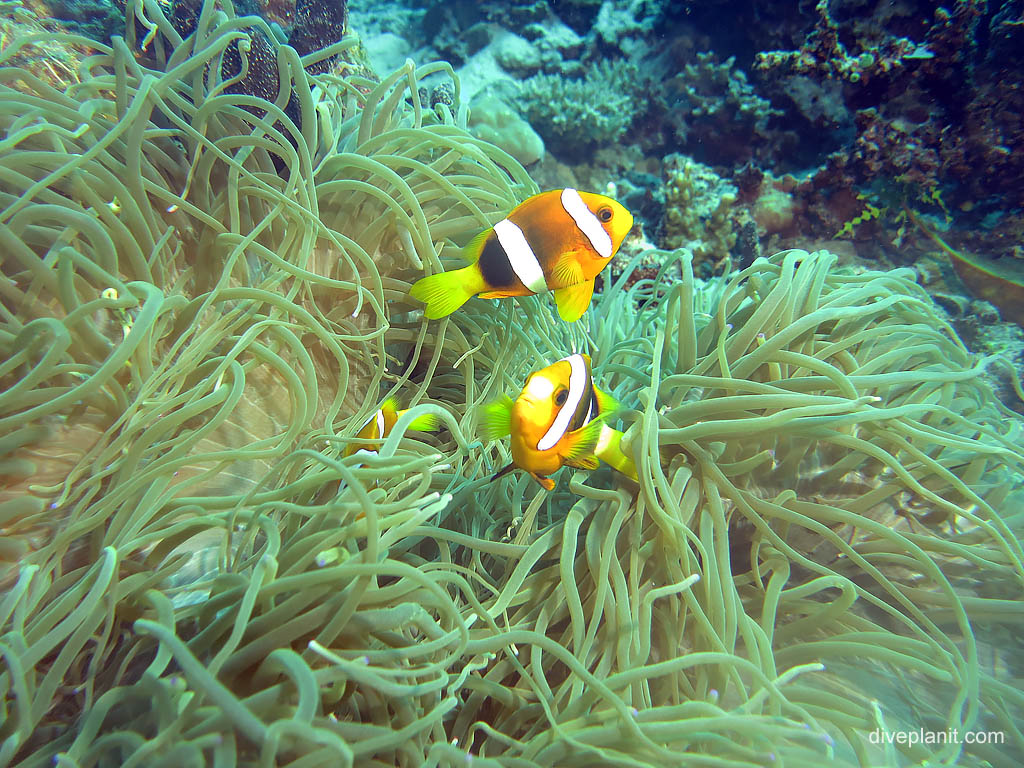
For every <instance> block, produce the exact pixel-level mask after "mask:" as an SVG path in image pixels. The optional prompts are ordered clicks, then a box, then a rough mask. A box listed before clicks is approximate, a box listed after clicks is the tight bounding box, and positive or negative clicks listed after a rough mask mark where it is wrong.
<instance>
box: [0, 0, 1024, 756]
mask: <svg viewBox="0 0 1024 768" xmlns="http://www.w3.org/2000/svg"><path fill="white" fill-rule="evenodd" d="M131 10H132V12H133V13H139V14H141V13H142V11H143V6H142V5H141V4H133V5H132V6H131ZM144 10H145V13H144V14H143V16H144V17H145V18H146V20H147V22H148V23H150V24H156V25H157V26H158V28H159V29H160V30H163V31H162V32H161V33H160V35H158V36H155V37H154V39H153V41H152V44H153V45H154V46H156V48H157V53H158V56H157V60H158V62H159V64H144V63H142V62H140V60H139V59H137V58H136V51H135V50H134V47H133V46H132V45H131V44H130V43H129V44H125V43H124V42H122V41H115V43H114V45H113V46H112V47H111V48H101V49H100V51H99V52H98V53H97V54H96V55H95V56H94V57H92V58H90V59H89V60H87V62H85V63H84V64H83V68H82V74H83V78H82V82H81V83H80V84H75V85H72V86H69V87H66V88H64V89H55V88H52V87H50V86H48V85H46V84H45V83H42V82H41V81H39V80H37V79H35V78H33V77H31V76H29V75H27V74H26V73H25V72H23V71H21V70H18V69H12V68H5V69H3V70H0V75H2V77H0V83H2V85H0V123H2V128H3V136H4V138H3V140H2V142H0V241H2V244H3V251H2V258H3V265H4V276H5V280H4V281H3V282H2V283H0V290H2V291H3V302H2V304H0V311H2V316H0V320H2V326H0V360H2V361H3V362H2V363H0V377H2V381H0V385H2V386H0V424H2V425H3V439H2V441H0V450H2V451H3V452H4V454H3V457H4V459H5V463H4V465H3V466H4V471H5V475H4V487H3V491H2V494H3V495H2V497H0V526H2V534H3V535H2V536H0V542H2V549H0V554H2V555H3V556H4V557H5V558H6V561H5V567H6V570H5V572H4V574H3V592H2V593H0V658H2V660H3V661H2V666H0V697H2V701H3V712H4V719H3V720H2V722H0V763H2V764H12V763H17V764H19V765H26V766H43V765H61V766H82V767H83V768H84V767H85V766H102V765H119V766H121V765H145V766H154V767H160V766H168V768H170V767H171V766H182V765H188V766H199V765H217V766H234V765H245V766H250V765H282V766H294V767H295V768H299V767H300V766H303V767H308V766H355V765H358V766H368V767H372V766H409V767H413V766H415V767H416V768H418V767H419V766H428V767H430V768H433V767H434V766H464V765H466V764H467V763H469V762H472V764H473V765H477V766H483V767H484V768H498V767H499V766H501V767H508V768H520V767H523V766H552V765H559V766H571V765H607V766H622V765H632V766H648V767H649V766H659V767H660V766H665V765H682V764H687V765H689V764H709V765H722V766H737V767H738V766H744V765H757V764H765V763H769V762H777V763H778V764H782V763H786V764H788V765H820V764H821V763H822V762H824V761H828V762H830V763H831V764H837V765H858V764H859V765H863V766H867V765H882V764H884V765H896V764H899V762H900V761H902V762H904V763H908V764H909V763H923V762H925V761H929V760H930V761H931V762H933V763H936V764H953V763H954V762H955V761H958V760H959V764H963V765H981V764H982V762H983V761H985V760H987V761H988V762H989V764H992V765H1004V764H1011V762H1012V760H1013V759H1014V758H1013V757H1012V755H1013V750H1015V749H1016V750H1017V751H1019V750H1020V749H1021V746H1022V744H1021V737H1020V733H1019V730H1018V729H1017V726H1016V723H1018V722H1019V721H1020V718H1021V716H1022V714H1024V695H1022V694H1021V692H1020V691H1019V690H1018V689H1017V688H1015V687H1014V686H1011V685H1009V684H1007V683H1006V682H1005V681H1003V680H1001V679H999V677H998V676H997V670H999V669H1001V668H1002V665H1003V664H1004V659H1003V658H1002V657H1001V655H1000V654H1002V653H1003V650H1002V647H1005V644H1004V646H1001V647H996V648H995V649H994V650H993V649H992V648H989V647H987V646H986V645H985V642H986V640H991V639H992V638H995V637H1001V635H997V633H1001V632H1009V631H1011V630H1012V631H1015V630H1016V627H1017V622H1019V617H1020V615H1021V612H1020V606H1021V602H1020V594H1021V589H1020V587H1021V583H1022V579H1024V562H1022V561H1024V553H1022V551H1021V546H1020V543H1019V538H1018V536H1019V534H1020V529H1021V520H1020V516H1019V515H1017V516H1016V517H1014V516H1012V515H1009V514H1006V515H1005V516H1004V514H1002V511H1003V510H1013V509H1016V508H1019V506H1020V501H1021V495H1022V491H1021V483H1022V472H1024V455H1022V453H1021V450H1020V445H1021V442H1022V439H1021V438H1022V431H1024V426H1022V422H1021V421H1020V419H1019V418H1018V417H1016V416H1014V415H1013V414H1010V413H1008V412H1006V411H1004V410H1002V409H1001V408H1000V407H999V406H998V405H997V404H996V402H995V401H994V399H993V398H992V395H991V392H990V390H989V389H988V387H987V385H986V384H985V380H984V376H983V374H984V369H985V367H986V365H989V364H993V362H992V361H989V360H978V359H975V358H973V357H972V356H971V355H970V354H969V353H968V352H967V351H966V350H965V349H964V348H963V346H962V344H960V342H959V341H958V340H957V339H956V337H955V335H954V334H953V333H952V331H951V330H950V329H949V328H948V326H947V325H946V324H945V323H944V321H943V320H942V319H941V315H940V313H939V312H938V311H937V310H936V308H935V307H934V306H933V304H932V303H931V301H930V299H929V298H928V296H927V295H926V294H925V293H924V292H923V291H922V290H921V289H920V288H918V287H917V286H916V285H915V284H914V283H913V282H912V281H911V280H910V279H909V272H907V271H896V272H858V273H850V272H843V271H839V270H837V269H836V268H835V259H834V257H832V256H830V255H829V254H827V253H821V252H819V253H814V254H808V253H805V252H801V251H790V252H787V253H784V254H780V255H778V256H776V257H774V258H773V259H771V260H764V259H761V260H757V261H755V263H754V264H752V265H751V266H750V267H748V268H747V269H745V270H743V271H742V272H739V273H736V274H733V275H730V276H729V277H727V278H716V279H714V280H711V281H708V282H706V283H705V282H700V281H698V280H695V279H694V277H693V273H692V266H691V263H690V260H689V258H688V257H687V258H684V257H682V256H681V255H680V257H679V262H680V263H679V266H680V267H681V272H682V276H683V278H682V280H681V281H666V280H665V279H664V276H665V274H666V273H667V272H668V271H669V269H670V268H674V267H675V266H676V265H675V264H666V265H665V268H664V270H663V272H662V274H659V275H657V276H656V277H654V278H653V279H644V280H640V281H637V282H636V283H635V284H631V285H629V286H628V287H627V278H628V277H629V274H628V273H629V272H631V271H632V266H635V264H636V262H634V264H633V265H630V267H628V268H627V270H626V274H624V275H623V277H622V278H621V279H620V280H618V281H616V283H614V284H612V285H610V286H608V289H607V290H606V291H605V292H604V293H603V294H601V295H599V296H598V297H597V298H596V299H595V304H594V306H593V307H592V309H591V311H590V312H588V314H587V316H586V317H585V318H584V319H583V320H581V321H580V322H579V323H576V324H574V325H572V326H568V325H566V324H563V323H558V322H557V319H556V318H557V316H556V315H555V313H554V312H553V311H552V307H551V305H550V301H549V300H547V299H546V298H545V297H530V298H528V299H524V300H518V301H514V302H513V301H504V302H487V301H482V300H475V301H471V302H469V303H468V304H467V305H466V307H464V308H463V309H461V310H460V311H459V312H457V313H455V314H454V315H453V316H451V317H450V318H446V319H444V320H442V321H440V322H429V321H426V320H424V319H423V317H422V314H421V311H420V310H421V307H420V306H419V305H417V303H415V302H413V301H411V300H410V299H409V298H408V295H407V293H408V289H409V284H410V282H411V281H412V280H414V279H416V278H417V277H419V276H421V275H422V274H423V272H424V270H425V268H429V269H431V270H436V269H439V268H441V267H442V266H443V265H444V264H443V263H446V262H448V261H449V256H451V257H452V258H454V256H455V254H456V253H457V252H458V249H457V248H456V247H453V245H452V243H451V240H450V239H451V238H458V239H461V238H462V237H464V236H465V234H466V233H467V232H472V231H474V230H479V229H480V228H481V227H483V226H485V225H487V224H489V223H493V222H494V221H496V220H498V219H500V218H501V217H502V216H504V215H505V213H506V212H507V211H508V210H509V208H511V207H512V206H513V205H514V203H515V201H517V200H519V199H522V198H523V197H525V196H526V195H528V194H530V193H531V192H532V191H533V190H534V187H533V186H532V184H531V183H530V181H529V179H528V178H527V177H526V176H525V174H524V173H523V171H522V168H521V167H520V166H519V165H518V164H517V163H516V162H515V161H514V160H513V159H512V158H510V157H509V156H508V155H505V154H504V153H502V152H501V151H500V150H498V149H496V148H494V147H492V146H490V145H487V144H486V143H484V142H481V141H478V140H475V139H473V138H472V137H471V136H469V135H468V134H467V133H466V132H465V130H464V127H463V126H462V125H460V124H458V123H457V122H456V121H455V120H453V119H452V118H451V114H450V113H449V112H447V111H446V110H444V109H440V110H439V111H438V113H433V112H429V111H426V110H424V109H422V105H421V104H419V102H418V85H419V79H420V77H422V76H424V75H426V74H429V73H430V72H431V71H432V70H434V69H440V70H443V71H445V72H447V73H449V74H450V70H449V68H447V67H446V66H444V65H436V66H433V67H429V66H428V67H423V68H420V69H413V68H412V67H411V66H408V67H403V68H402V69H401V70H399V71H398V72H395V73H393V74H392V75H390V76H389V77H387V78H385V80H384V81H383V82H382V83H379V84H376V83H372V82H370V81H368V80H365V79H362V78H359V77H356V76H351V77H338V76H332V75H319V76H315V77H311V76H309V75H307V74H306V73H305V71H304V69H303V66H302V65H303V64H306V63H309V61H308V59H307V60H302V61H300V60H299V59H298V57H296V56H295V54H294V52H293V51H291V50H290V49H289V48H287V47H286V46H281V47H280V48H279V49H277V55H278V64H279V66H280V67H281V72H282V73H283V75H282V76H283V79H284V82H285V84H286V88H285V89H284V93H283V95H282V96H281V97H280V98H279V99H278V101H279V102H281V103H278V104H271V103H269V102H266V101H263V100H260V99H256V98H255V97H248V96H244V95H241V94H229V93H226V92H225V89H224V87H223V85H224V84H223V83H222V82H221V81H220V80H219V78H218V76H217V73H218V72H219V71H220V68H219V66H211V63H214V62H218V61H219V59H220V57H221V56H222V55H223V53H224V50H225V46H227V45H229V44H230V42H231V41H232V40H235V39H239V40H242V41H244V40H245V38H246V35H247V32H246V29H247V27H248V25H250V24H253V23H255V22H254V21H253V20H252V19H251V18H249V19H246V20H245V21H244V22H243V21H241V20H239V19H236V18H235V17H233V16H232V15H231V14H230V13H229V12H226V11H225V12H222V11H219V10H217V9H216V8H215V7H214V6H213V5H212V4H208V5H207V6H206V7H205V9H204V13H203V16H202V18H201V23H200V24H199V26H198V31H197V33H196V34H195V35H194V36H192V37H190V38H188V39H186V40H184V41H180V40H178V41H175V40H174V38H173V35H172V34H171V31H170V29H169V26H168V25H166V20H164V19H163V18H162V16H161V15H160V14H159V10H158V6H157V5H156V4H146V5H145V6H144ZM129 18H130V23H129V25H128V30H129V31H131V30H133V29H134V26H135V25H134V18H132V17H129ZM168 41H170V42H168ZM34 42H35V41H34V40H31V39H30V40H25V41H20V43H19V44H18V45H19V46H21V47H23V46H31V45H33V44H34ZM172 43H173V44H172ZM348 45H350V41H344V42H342V43H341V44H340V46H338V47H337V49H344V48H345V47H346V46H348ZM244 49H245V46H244V45H243V46H240V50H243V51H244ZM337 49H336V50H337ZM7 55H13V52H11V51H9V50H8V49H5V51H4V54H3V56H5V57H6V56H7ZM314 58H315V57H314ZM6 61H8V59H6V58H3V62H6ZM15 86H16V87H15ZM289 94H291V95H289ZM286 98H295V99H297V100H298V105H299V108H300V109H299V114H301V115H302V126H301V128H300V127H299V126H297V125H295V124H294V123H293V122H291V121H290V120H289V118H288V117H287V115H286V114H285V111H284V108H283V106H284V105H283V101H284V99H286ZM252 106H258V107H259V111H261V112H262V111H263V110H266V116H265V117H257V116H255V115H254V113H253V112H252V111H250V110H249V109H247V107H252ZM440 116H443V118H442V117H440ZM637 258H638V259H639V258H640V257H639V256H638V257H637ZM571 349H581V350H589V351H590V352H591V353H592V356H593V358H594V364H595V372H596V376H597V378H598V380H599V382H600V383H601V386H602V388H606V389H608V390H609V391H610V392H611V393H612V394H613V395H614V396H615V397H616V398H617V399H619V400H620V401H621V402H622V403H623V404H624V405H625V407H626V410H625V411H624V413H623V415H622V417H621V422H622V424H621V426H624V428H625V429H626V438H625V441H626V445H627V447H628V450H629V451H630V452H631V455H632V456H633V458H634V460H635V461H636V463H637V467H638V469H639V483H638V484H634V483H632V482H631V481H628V480H626V479H624V478H622V477H621V476H619V475H617V474H615V473H613V472H612V471H611V470H607V469H605V470H601V471H597V472H593V473H583V472H576V473H572V472H569V471H566V470H563V472H562V473H561V474H562V475H563V476H564V477H561V478H560V480H561V486H560V487H559V488H557V489H556V490H555V491H554V492H553V493H545V492H543V491H539V490H538V489H536V487H535V485H533V484H531V483H532V481H530V480H528V479H526V478H522V477H506V478H503V479H502V480H501V481H499V482H490V480H489V478H490V476H491V474H492V473H493V472H494V471H495V470H496V469H497V468H498V467H501V466H503V465H504V464H505V463H507V461H508V459H509V455H508V448H507V446H506V445H505V444H504V443H503V442H493V443H488V444H482V443H481V442H479V441H477V440H475V439H474V435H475V434H476V427H477V424H476V414H477V412H478V406H479V405H481V404H482V403H485V402H488V401H490V400H491V399H493V398H494V397H495V396H496V395H497V394H499V393H502V392H512V391H516V390H517V389H518V388H519V387H521V386H522V383H523V381H524V379H525V377H526V375H527V373H529V372H530V371H532V370H535V369H536V368H537V367H539V366H540V365H541V364H543V363H545V362H550V361H551V360H553V359H555V358H557V357H561V356H562V355H564V354H565V353H566V351H567V350H571ZM385 395H394V396H396V397H397V398H398V399H399V400H400V401H401V402H402V404H403V406H409V407H411V411H410V412H409V413H408V414H405V415H404V416H403V417H402V418H400V419H399V422H398V424H397V425H396V427H395V430H394V432H393V433H392V434H391V435H390V436H389V437H388V439H387V440H385V441H384V443H383V445H382V446H381V447H380V450H379V451H378V453H377V454H376V455H372V454H368V453H366V452H363V453H361V454H360V453H357V454H356V455H353V456H347V457H346V456H344V453H345V447H346V446H347V445H349V444H350V442H351V440H352V438H353V437H354V435H355V434H356V432H357V431H358V430H359V428H360V427H361V426H362V425H363V423H364V422H365V421H366V419H367V417H368V416H369V414H370V413H372V411H373V409H374V408H376V406H377V404H378V403H379V402H380V400H381V399H383V397H384V396H385ZM426 412H430V413H434V414H436V415H437V416H438V417H439V418H440V420H441V423H442V425H443V427H444V429H443V430H442V431H441V432H439V433H437V434H425V433H413V434H409V435H406V429H407V427H408V426H409V424H410V423H411V422H412V421H413V420H414V419H415V418H417V417H418V416H420V415H422V414H423V413H426ZM987 627H994V628H995V629H994V630H989V629H987ZM990 645H991V644H990ZM1011 650H1012V649H1011ZM904 702H906V703H904ZM921 724H927V727H931V728H935V729H936V730H940V729H947V728H957V729H959V730H960V732H961V733H962V732H965V731H966V730H968V729H991V730H1000V729H1001V730H1003V731H1004V732H1005V733H1006V735H1007V739H1008V742H1007V743H1006V744H1005V745H1002V746H1000V745H992V746H990V747H987V748H981V747H968V746H967V745H961V744H945V745H937V746H928V747H925V746H923V745H919V746H917V747H913V748H911V747H908V746H906V745H898V746H895V747H892V748H891V749H894V750H895V749H899V750H903V752H902V753H901V754H895V752H892V753H887V752H885V750H886V749H890V748H889V747H879V746H877V745H873V744H872V743H871V741H870V740H869V738H868V734H869V733H870V732H872V731H873V730H874V729H875V728H879V727H883V728H887V729H891V730H898V729H904V728H906V729H912V728H918V727H921ZM968 749H973V750H975V751H968ZM985 749H987V751H984V750H985Z"/></svg>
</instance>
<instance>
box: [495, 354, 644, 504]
mask: <svg viewBox="0 0 1024 768" xmlns="http://www.w3.org/2000/svg"><path fill="white" fill-rule="evenodd" d="M618 407H619V404H618V403H617V402H616V401H615V399H614V398H613V397H612V396H611V395H608V394H606V393H604V392H602V391H601V390H599V389H598V388H597V387H596V386H594V381H593V379H592V378H591V374H590V358H589V357H588V356H587V355H582V354H574V355H569V356H568V357H566V358H563V359H562V360H559V361H558V362H557V363H554V364H552V365H549V366H548V367H547V368H542V369H541V370H539V371H536V372H534V373H531V374H530V376H529V378H527V379H526V385H525V386H524V387H523V391H522V392H521V393H520V394H519V397H518V398H516V400H515V401H514V402H513V400H512V398H510V397H509V396H508V395H505V396H504V397H502V398H500V399H499V400H496V401H495V402H493V403H489V404H488V405H486V406H484V409H483V413H482V417H481V426H482V428H483V432H484V434H485V436H486V437H487V439H490V440H496V439H498V438H500V437H504V436H505V435H511V436H512V441H511V448H512V463H511V464H509V465H508V466H507V467H504V468H503V469H502V470H500V471H499V472H498V473H497V474H496V475H495V476H494V478H492V479H497V478H499V477H501V476H502V475H504V474H506V473H507V472H510V471H511V470H513V469H515V468H516V467H518V468H519V469H523V470H526V472H528V473H529V474H530V476H531V477H532V478H533V479H534V480H536V481H537V482H538V483H540V484H541V485H542V486H543V487H544V488H545V490H548V491H550V490H552V489H554V487H555V481H554V480H552V479H551V478H550V477H548V475H550V474H552V473H553V472H556V471H557V470H559V469H561V468H562V466H563V465H568V466H570V467H577V468H579V469H597V466H598V458H600V459H601V460H603V461H604V462H605V463H607V464H610V465H611V466H613V467H615V468H616V469H618V470H619V471H620V472H622V473H623V474H625V475H627V476H629V477H631V478H633V479H634V480H636V479H637V473H636V467H635V466H634V464H633V460H632V459H630V458H629V457H628V456H627V455H626V454H625V453H623V452H622V449H621V447H620V445H619V443H620V441H621V439H622V433H621V432H619V431H618V430H617V429H612V428H611V427H609V426H608V425H607V424H605V423H604V421H605V420H606V419H607V418H608V416H610V415H611V414H612V413H613V412H614V411H615V410H617V409H618Z"/></svg>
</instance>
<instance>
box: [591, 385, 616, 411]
mask: <svg viewBox="0 0 1024 768" xmlns="http://www.w3.org/2000/svg"><path fill="white" fill-rule="evenodd" d="M594 397H596V398H597V413H598V415H599V416H600V418H602V419H606V418H608V417H609V416H611V415H612V414H613V413H615V412H616V411H618V410H620V409H621V408H622V404H621V403H619V401H618V400H616V399H615V398H614V397H612V396H611V395H609V394H608V393H607V392H602V391H601V390H600V389H598V388H597V387H594Z"/></svg>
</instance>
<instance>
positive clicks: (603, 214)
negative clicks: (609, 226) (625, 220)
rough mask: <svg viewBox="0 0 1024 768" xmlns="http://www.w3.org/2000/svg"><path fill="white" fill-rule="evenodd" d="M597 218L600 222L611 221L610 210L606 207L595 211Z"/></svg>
mask: <svg viewBox="0 0 1024 768" xmlns="http://www.w3.org/2000/svg"><path fill="white" fill-rule="evenodd" d="M597 218H599V219H600V220H601V221H611V218H612V209H611V208H609V207H608V206H607V205H606V206H603V207H601V208H598V209H597Z"/></svg>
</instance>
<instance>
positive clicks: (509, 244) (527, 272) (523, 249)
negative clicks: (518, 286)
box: [494, 219, 548, 293]
mask: <svg viewBox="0 0 1024 768" xmlns="http://www.w3.org/2000/svg"><path fill="white" fill-rule="evenodd" d="M494 234H496V235H497V236H498V243H499V244H500V245H501V247H502V249H503V250H504V251H505V255H506V256H508V263H509V264H511V265H512V271H513V272H515V273H516V277H518V278H519V279H520V280H521V281H522V282H523V285H525V286H526V287H527V288H529V289H530V290H531V291H533V292H534V293H544V292H545V291H547V289H548V284H547V281H545V280H544V270H543V269H541V266H540V262H539V261H537V256H536V254H534V252H533V248H531V247H530V244H529V243H528V242H526V235H524V234H523V230H521V229H520V228H519V227H517V226H516V225H515V224H513V223H512V222H511V221H509V220H508V219H502V220H501V221H499V222H498V223H497V224H495V225H494Z"/></svg>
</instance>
